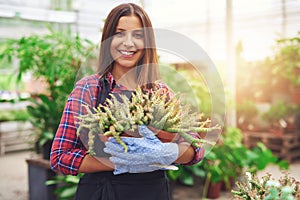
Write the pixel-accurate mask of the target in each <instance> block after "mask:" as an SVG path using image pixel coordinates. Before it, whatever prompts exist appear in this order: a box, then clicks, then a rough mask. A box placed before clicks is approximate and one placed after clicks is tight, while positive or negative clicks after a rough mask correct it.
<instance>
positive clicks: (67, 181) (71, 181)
mask: <svg viewBox="0 0 300 200" xmlns="http://www.w3.org/2000/svg"><path fill="white" fill-rule="evenodd" d="M83 175H84V174H83V173H80V174H78V175H77V176H72V175H66V176H63V175H57V176H56V177H55V179H53V180H48V181H46V183H45V184H46V185H57V186H58V187H57V189H56V190H55V194H56V195H57V198H58V199H59V200H71V199H73V198H74V196H75V193H76V190H77V185H78V183H79V180H80V178H81V177H82V176H83Z"/></svg>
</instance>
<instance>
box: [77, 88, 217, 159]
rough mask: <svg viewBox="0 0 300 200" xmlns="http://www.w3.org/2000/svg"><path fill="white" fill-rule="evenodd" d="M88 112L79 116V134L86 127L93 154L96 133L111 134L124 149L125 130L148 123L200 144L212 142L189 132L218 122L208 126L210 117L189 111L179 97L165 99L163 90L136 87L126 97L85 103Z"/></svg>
mask: <svg viewBox="0 0 300 200" xmlns="http://www.w3.org/2000/svg"><path fill="white" fill-rule="evenodd" d="M84 107H85V108H86V111H87V114H85V115H80V116H78V117H77V118H78V119H79V121H78V123H79V128H78V130H77V134H78V135H79V134H80V132H81V130H82V129H83V128H87V129H89V133H88V138H89V141H88V146H89V152H90V154H91V155H94V154H95V153H94V138H95V135H98V134H103V135H104V136H108V137H109V136H112V137H114V138H115V139H116V140H117V141H118V143H120V144H121V145H122V146H123V147H124V151H125V152H126V151H127V146H126V144H125V143H124V142H123V141H122V140H121V137H120V136H121V134H123V133H124V132H135V131H137V128H138V126H139V125H146V126H151V127H153V128H155V129H158V130H163V131H167V132H170V133H178V134H180V135H181V136H182V137H183V138H184V139H185V140H186V141H187V142H189V143H191V144H192V145H193V146H196V147H199V146H200V145H201V144H203V143H207V144H214V142H210V141H207V140H204V139H196V138H194V137H192V136H191V135H190V134H189V133H188V132H196V133H199V132H209V131H212V130H216V129H220V126H219V125H214V126H211V127H210V124H211V120H209V119H204V116H203V114H200V113H196V112H193V113H192V112H191V109H190V107H189V106H188V105H187V104H186V105H182V104H181V101H180V98H171V99H168V97H167V93H164V92H163V90H162V89H158V90H153V91H150V92H143V91H142V90H141V88H138V89H136V90H135V92H134V93H133V94H132V97H131V99H129V98H128V97H127V96H126V95H124V94H119V98H117V97H116V96H115V95H113V94H110V98H107V99H106V100H105V102H104V104H103V105H99V106H98V107H97V108H92V109H91V108H90V107H89V106H88V105H84Z"/></svg>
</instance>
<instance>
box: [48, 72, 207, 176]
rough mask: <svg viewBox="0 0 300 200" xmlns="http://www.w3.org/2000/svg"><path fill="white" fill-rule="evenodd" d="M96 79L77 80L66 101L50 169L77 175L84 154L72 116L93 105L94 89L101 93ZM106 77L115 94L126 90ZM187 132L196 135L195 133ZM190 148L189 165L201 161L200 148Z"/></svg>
mask: <svg viewBox="0 0 300 200" xmlns="http://www.w3.org/2000/svg"><path fill="white" fill-rule="evenodd" d="M99 78H100V77H99V75H98V74H94V75H91V76H88V77H85V78H83V79H81V80H80V81H78V82H77V83H76V85H75V87H74V89H73V91H72V92H71V94H70V96H69V98H68V100H67V103H66V106H65V108H64V111H63V114H62V117H61V121H60V124H59V127H58V129H57V132H56V135H55V137H54V140H53V144H52V149H51V157H50V164H51V169H52V170H54V171H57V172H58V171H59V172H61V173H62V174H70V175H77V174H78V169H79V167H80V164H81V162H82V159H83V158H84V157H85V155H86V154H87V148H86V147H85V146H84V145H83V143H82V142H81V140H80V138H79V137H78V136H77V135H76V132H77V126H76V125H75V120H76V119H75V116H78V115H81V114H84V113H85V109H84V107H83V105H91V107H95V106H96V102H97V97H98V92H101V86H100V85H99ZM107 78H108V80H109V82H110V86H111V90H112V91H113V92H116V93H119V92H121V91H123V90H126V88H125V87H122V86H120V85H116V86H115V87H114V88H112V83H113V82H114V79H113V76H112V75H111V74H109V75H108V77H107ZM159 86H160V87H162V88H165V89H166V92H170V91H171V90H170V89H169V88H168V87H167V86H166V84H164V83H159ZM191 134H192V135H193V136H194V137H196V138H199V136H198V134H193V133H191ZM181 141H183V140H181ZM194 149H195V156H194V159H193V160H192V161H191V162H190V163H187V164H185V165H193V164H196V163H198V162H199V161H200V160H202V158H203V156H204V148H194Z"/></svg>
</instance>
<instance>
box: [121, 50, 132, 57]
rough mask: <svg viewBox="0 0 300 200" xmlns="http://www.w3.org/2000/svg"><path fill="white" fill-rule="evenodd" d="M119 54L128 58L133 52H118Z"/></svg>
mask: <svg viewBox="0 0 300 200" xmlns="http://www.w3.org/2000/svg"><path fill="white" fill-rule="evenodd" d="M120 53H121V54H124V55H126V56H130V55H133V53H134V52H133V51H120Z"/></svg>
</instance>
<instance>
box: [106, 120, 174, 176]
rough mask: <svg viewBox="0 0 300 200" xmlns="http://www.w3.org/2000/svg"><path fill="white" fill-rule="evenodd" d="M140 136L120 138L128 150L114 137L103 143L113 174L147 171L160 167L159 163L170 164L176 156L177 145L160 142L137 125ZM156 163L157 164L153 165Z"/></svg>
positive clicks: (145, 128)
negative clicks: (113, 167)
mask: <svg viewBox="0 0 300 200" xmlns="http://www.w3.org/2000/svg"><path fill="white" fill-rule="evenodd" d="M139 133H140V134H141V135H142V136H143V137H141V138H130V137H128V138H127V137H126V138H124V137H123V138H122V141H123V142H124V143H125V144H126V145H127V146H128V151H127V152H124V148H123V147H122V146H121V145H120V144H119V143H118V142H117V141H116V140H115V139H114V138H110V139H109V141H108V142H106V143H105V145H106V147H105V148H104V151H105V152H106V153H109V154H111V155H112V157H110V158H109V159H110V160H111V161H112V162H113V163H114V165H115V171H114V173H115V174H120V173H125V172H131V173H139V172H149V171H154V170H158V169H160V167H158V166H159V165H170V164H172V163H173V162H174V161H175V160H176V159H177V158H178V145H177V144H175V143H162V142H161V141H160V140H159V139H158V138H157V137H156V136H155V135H154V133H153V132H152V131H151V130H149V129H148V128H147V127H146V126H139ZM156 164H158V166H154V165H156Z"/></svg>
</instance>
